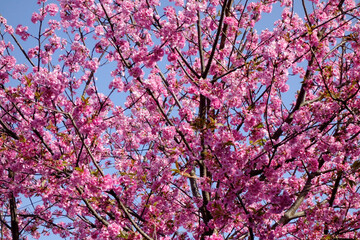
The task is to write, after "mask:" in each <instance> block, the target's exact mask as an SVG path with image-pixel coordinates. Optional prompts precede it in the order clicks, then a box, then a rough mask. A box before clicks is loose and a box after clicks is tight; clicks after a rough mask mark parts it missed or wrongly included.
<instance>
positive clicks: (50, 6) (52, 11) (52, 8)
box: [45, 3, 59, 16]
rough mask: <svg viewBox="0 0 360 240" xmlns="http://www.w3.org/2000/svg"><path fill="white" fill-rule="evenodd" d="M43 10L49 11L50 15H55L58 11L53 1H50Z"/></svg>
mask: <svg viewBox="0 0 360 240" xmlns="http://www.w3.org/2000/svg"><path fill="white" fill-rule="evenodd" d="M45 10H46V11H47V12H48V13H49V15H50V16H55V15H56V14H57V12H58V11H59V7H58V6H57V5H56V4H54V3H50V4H48V5H46V7H45Z"/></svg>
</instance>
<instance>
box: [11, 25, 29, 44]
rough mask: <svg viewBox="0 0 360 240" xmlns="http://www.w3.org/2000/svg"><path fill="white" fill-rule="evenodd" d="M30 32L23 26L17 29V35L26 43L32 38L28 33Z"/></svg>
mask: <svg viewBox="0 0 360 240" xmlns="http://www.w3.org/2000/svg"><path fill="white" fill-rule="evenodd" d="M27 30H28V27H26V26H22V25H21V24H20V25H18V26H17V27H16V30H15V33H16V34H17V35H19V36H20V37H21V39H22V40H24V41H26V40H27V39H28V37H29V36H30V34H29V33H27V32H26V31H27Z"/></svg>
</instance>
